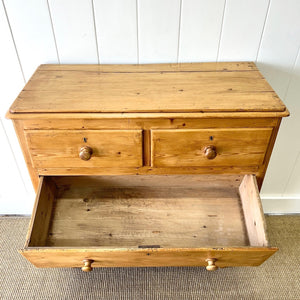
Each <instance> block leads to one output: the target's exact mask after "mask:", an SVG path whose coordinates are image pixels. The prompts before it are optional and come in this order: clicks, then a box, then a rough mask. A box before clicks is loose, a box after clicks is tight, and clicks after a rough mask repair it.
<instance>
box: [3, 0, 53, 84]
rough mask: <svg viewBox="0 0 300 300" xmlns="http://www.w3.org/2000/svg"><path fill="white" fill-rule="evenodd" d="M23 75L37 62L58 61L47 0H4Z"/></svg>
mask: <svg viewBox="0 0 300 300" xmlns="http://www.w3.org/2000/svg"><path fill="white" fill-rule="evenodd" d="M4 3H5V6H6V10H7V14H8V18H9V22H10V26H11V29H12V32H13V36H14V40H15V43H16V46H17V49H18V53H19V57H20V61H21V63H22V68H23V70H24V75H25V79H26V80H28V79H29V78H30V76H31V75H32V74H33V72H34V71H35V69H36V68H37V67H38V65H40V64H42V63H58V58H57V53H56V48H55V41H54V37H53V32H52V28H51V19H50V16H49V11H48V6H47V1H39V0H27V1H22V0H5V1H4Z"/></svg>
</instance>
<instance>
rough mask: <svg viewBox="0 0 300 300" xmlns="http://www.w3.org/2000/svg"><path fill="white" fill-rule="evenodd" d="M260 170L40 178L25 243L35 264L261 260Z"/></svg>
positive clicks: (267, 252) (264, 254)
mask: <svg viewBox="0 0 300 300" xmlns="http://www.w3.org/2000/svg"><path fill="white" fill-rule="evenodd" d="M276 251H277V248H271V247H269V244H268V240H267V236H266V228H265V221H264V215H263V211H262V206H261V202H260V197H259V192H258V189H257V185H256V178H255V176H254V175H229V176H228V175H184V176H182V175H180V176H178V175H164V176H160V175H154V176H153V175H145V176H139V175H130V176H75V177H67V176H56V177H53V176H50V177H41V178H40V184H39V189H38V194H37V198H36V203H35V207H34V211H33V215H32V219H31V224H30V228H29V232H28V236H27V241H26V244H25V247H24V249H22V250H21V251H20V252H21V253H22V254H23V255H24V256H25V257H26V258H27V259H28V260H29V261H30V262H31V263H32V264H34V265H35V266H37V267H82V269H83V271H90V270H92V267H130V266H143V267H145V266H206V267H207V269H208V270H215V269H217V268H218V267H228V266H257V265H260V264H261V263H262V262H264V261H265V260H266V259H267V258H268V257H270V256H271V255H272V254H273V253H274V252H276Z"/></svg>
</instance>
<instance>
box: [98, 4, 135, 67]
mask: <svg viewBox="0 0 300 300" xmlns="http://www.w3.org/2000/svg"><path fill="white" fill-rule="evenodd" d="M94 10H95V24H96V32H97V40H98V49H99V58H100V63H104V64H116V63H117V64H118V63H122V64H124V63H132V64H136V63H138V53H137V7H136V0H94Z"/></svg>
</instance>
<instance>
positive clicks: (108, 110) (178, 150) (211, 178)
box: [7, 62, 289, 271]
mask: <svg viewBox="0 0 300 300" xmlns="http://www.w3.org/2000/svg"><path fill="white" fill-rule="evenodd" d="M288 115H289V112H288V110H287V109H286V107H285V106H284V104H283V103H282V102H281V100H280V99H279V97H278V96H277V95H276V93H275V92H274V91H273V90H272V88H271V87H270V85H269V84H268V83H267V82H266V80H265V79H264V77H263V76H262V75H261V73H260V72H259V71H258V69H257V67H256V66H255V64H254V63H249V62H240V63H236V62H234V63H231V62H230V63H193V64H156V65H41V66H40V67H39V68H38V69H37V70H36V72H35V73H34V75H33V76H32V78H31V79H30V80H29V81H28V83H27V84H26V86H25V88H24V89H23V90H22V91H21V93H20V95H19V96H18V98H17V99H16V101H15V102H14V103H13V104H12V106H11V108H10V110H9V112H8V113H7V117H8V118H10V119H12V121H13V123H14V126H15V130H16V133H17V135H18V138H19V141H20V145H21V147H22V150H23V154H24V157H25V160H26V163H27V166H28V170H29V172H30V175H31V179H32V182H33V185H34V187H35V189H36V193H37V196H36V201H35V205H34V209H33V213H32V219H31V223H30V227H29V231H28V236H27V240H26V244H25V246H24V249H22V250H20V252H21V253H22V254H23V255H24V256H25V257H26V258H27V259H28V260H29V261H30V262H31V263H32V264H34V265H35V266H37V267H82V270H83V271H91V270H92V268H93V267H117V266H122V267H127V266H128V267H129V266H206V268H207V270H210V271H213V270H216V269H217V268H218V267H228V266H257V265H260V264H261V263H262V262H264V261H265V260H266V259H267V258H268V257H270V256H271V255H272V254H273V253H274V252H276V250H277V249H276V248H273V247H271V246H270V245H269V242H268V238H267V234H266V225H265V221H264V214H263V210H262V206H261V201H260V196H259V189H260V187H261V185H262V182H263V179H264V175H265V172H266V169H267V166H268V162H269V159H270V155H271V152H272V148H273V145H274V142H275V138H276V135H277V132H278V129H279V125H280V121H281V118H282V117H286V116H288Z"/></svg>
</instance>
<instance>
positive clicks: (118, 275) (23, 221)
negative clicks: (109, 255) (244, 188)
mask: <svg viewBox="0 0 300 300" xmlns="http://www.w3.org/2000/svg"><path fill="white" fill-rule="evenodd" d="M266 219H267V225H268V231H269V239H270V241H271V245H272V246H278V247H279V248H280V250H279V252H277V253H276V254H275V255H274V256H273V257H271V258H270V259H269V260H268V261H266V262H265V263H264V264H263V265H261V266H260V267H256V268H253V267H246V268H245V267H244V268H227V269H220V270H218V271H216V272H207V271H206V270H205V269H204V268H103V269H95V270H94V271H93V272H90V273H83V272H82V271H81V270H80V269H37V268H35V267H34V266H32V265H31V264H30V263H29V262H27V261H26V260H25V259H24V258H23V257H22V256H21V255H20V254H19V253H18V252H17V250H18V249H20V248H22V247H23V245H24V242H25V236H26V232H27V227H28V223H29V218H25V217H1V218H0V299H1V300H4V299H26V300H28V299H72V300H73V299H105V300H109V299H114V300H115V299H130V300H131V299H134V300H135V299H172V300H175V299H188V300H193V299H276V300H279V299H284V300H289V299H297V300H299V299H300V216H299V215H290V216H266Z"/></svg>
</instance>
